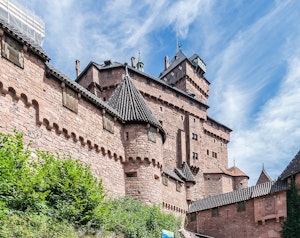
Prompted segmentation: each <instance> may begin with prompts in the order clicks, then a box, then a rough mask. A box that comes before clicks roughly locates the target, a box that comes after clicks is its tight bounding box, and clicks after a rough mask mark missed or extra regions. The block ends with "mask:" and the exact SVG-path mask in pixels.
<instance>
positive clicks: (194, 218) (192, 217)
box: [189, 212, 197, 221]
mask: <svg viewBox="0 0 300 238" xmlns="http://www.w3.org/2000/svg"><path fill="white" fill-rule="evenodd" d="M189 217H190V221H196V219H197V214H196V212H193V213H191V214H190V216H189Z"/></svg>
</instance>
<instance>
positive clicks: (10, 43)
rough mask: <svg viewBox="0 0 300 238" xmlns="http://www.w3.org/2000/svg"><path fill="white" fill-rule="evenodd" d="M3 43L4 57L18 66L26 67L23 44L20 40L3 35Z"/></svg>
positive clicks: (2, 51)
mask: <svg viewBox="0 0 300 238" xmlns="http://www.w3.org/2000/svg"><path fill="white" fill-rule="evenodd" d="M1 44H2V47H1V48H2V49H1V55H2V57H4V58H6V59H8V60H9V61H10V62H12V63H14V64H15V65H17V66H19V67H21V68H24V53H23V46H22V45H21V44H20V43H19V42H18V41H16V40H15V39H13V38H11V37H8V36H4V37H2V42H1Z"/></svg>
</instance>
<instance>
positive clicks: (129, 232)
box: [104, 197, 180, 238]
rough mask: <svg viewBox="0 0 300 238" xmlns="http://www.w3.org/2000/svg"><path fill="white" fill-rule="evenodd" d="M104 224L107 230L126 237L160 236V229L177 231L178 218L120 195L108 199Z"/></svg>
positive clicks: (155, 207) (154, 237) (149, 237)
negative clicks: (110, 199)
mask: <svg viewBox="0 0 300 238" xmlns="http://www.w3.org/2000/svg"><path fill="white" fill-rule="evenodd" d="M104 226H105V228H106V229H107V230H112V231H115V232H116V233H117V234H121V233H122V234H124V235H125V237H126V238H139V237H148V238H152V237H153V238H156V237H160V236H161V231H162V229H167V230H171V231H177V230H178V228H179V226H180V220H179V219H176V218H175V217H174V216H173V215H169V214H165V213H163V212H162V211H161V210H160V209H159V207H157V206H153V207H149V206H147V205H145V204H142V203H140V202H138V201H135V200H133V199H132V198H129V197H122V198H118V199H115V200H112V201H110V209H109V212H108V214H107V216H106V219H105V220H104ZM177 235H178V234H177ZM178 237H179V236H178Z"/></svg>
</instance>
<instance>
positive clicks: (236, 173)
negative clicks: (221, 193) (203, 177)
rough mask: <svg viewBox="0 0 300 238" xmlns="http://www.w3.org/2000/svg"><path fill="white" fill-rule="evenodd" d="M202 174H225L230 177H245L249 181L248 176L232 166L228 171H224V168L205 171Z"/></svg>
mask: <svg viewBox="0 0 300 238" xmlns="http://www.w3.org/2000/svg"><path fill="white" fill-rule="evenodd" d="M203 173H204V174H226V175H229V176H232V177H247V178H248V179H249V176H248V175H247V174H245V173H244V172H243V171H242V170H240V169H239V168H238V167H236V166H233V167H231V168H229V169H224V168H213V169H207V170H205V171H204V172H203Z"/></svg>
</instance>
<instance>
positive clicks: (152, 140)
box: [123, 124, 163, 204]
mask: <svg viewBox="0 0 300 238" xmlns="http://www.w3.org/2000/svg"><path fill="white" fill-rule="evenodd" d="M123 144H124V149H125V156H126V162H125V164H124V172H125V192H126V194H127V195H129V196H132V197H133V198H136V199H138V200H141V201H143V202H145V203H147V204H158V203H161V202H162V189H161V184H162V183H161V176H160V174H161V166H162V162H163V156H162V149H163V148H162V147H163V136H162V135H161V134H160V133H159V132H158V131H157V129H156V128H155V127H153V126H150V125H149V124H148V125H143V124H130V125H126V126H125V127H124V138H123Z"/></svg>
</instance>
